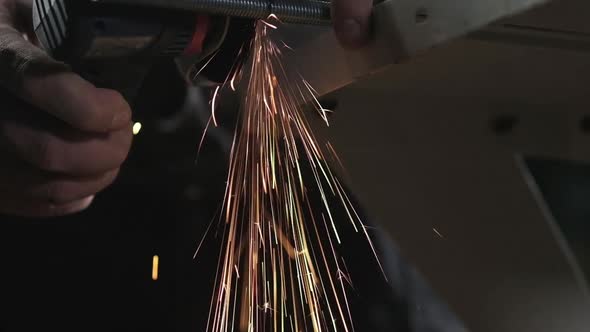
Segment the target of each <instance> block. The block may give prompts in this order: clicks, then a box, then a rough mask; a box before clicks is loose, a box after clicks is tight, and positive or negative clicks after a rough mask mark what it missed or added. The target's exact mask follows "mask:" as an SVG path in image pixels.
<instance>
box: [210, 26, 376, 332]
mask: <svg viewBox="0 0 590 332" xmlns="http://www.w3.org/2000/svg"><path fill="white" fill-rule="evenodd" d="M271 19H272V23H269V22H268V21H270V20H271ZM278 23H279V22H278V20H277V19H276V17H269V19H268V20H267V21H262V20H261V21H258V22H257V23H256V33H255V38H254V40H253V41H252V44H251V45H250V47H251V52H252V59H251V60H250V61H249V62H248V65H247V66H244V67H243V68H238V69H237V70H241V71H247V73H248V74H249V75H238V74H237V72H234V73H233V74H232V75H230V77H231V79H229V78H228V82H229V84H230V87H231V89H232V90H235V86H234V84H235V83H234V80H235V79H236V76H238V77H241V76H243V77H246V78H247V80H248V81H247V82H244V83H247V85H246V89H245V91H244V96H243V102H242V106H241V112H240V119H239V123H238V126H237V129H236V132H235V136H234V141H233V145H232V150H231V156H230V164H229V171H228V179H227V187H226V193H225V198H224V202H223V210H222V213H221V219H220V221H221V223H220V225H221V229H222V230H223V239H222V242H223V243H222V252H221V254H220V257H219V264H218V271H217V277H216V285H215V288H214V294H213V300H212V303H211V310H210V313H209V320H208V326H207V331H211V332H230V331H240V332H262V331H275V332H277V331H282V332H283V331H292V332H300V331H315V332H323V331H345V332H348V331H354V327H353V319H352V317H351V310H350V307H349V301H348V298H347V293H346V291H347V289H348V288H352V281H351V277H350V275H349V274H348V272H347V271H348V269H347V267H346V263H345V262H344V259H343V258H342V257H341V256H340V255H339V253H338V247H339V246H340V245H341V236H340V234H339V232H338V227H337V226H338V223H340V222H343V221H342V220H335V219H336V218H335V216H334V213H333V210H332V209H333V206H334V205H335V204H336V205H338V206H339V207H341V208H343V209H344V211H345V212H346V216H347V220H344V222H350V223H352V225H353V226H354V229H355V230H356V231H357V232H359V233H362V234H363V236H366V238H367V239H368V241H369V244H370V246H371V248H372V249H373V252H374V253H375V249H374V246H373V244H372V242H371V239H370V238H369V235H368V231H367V227H366V226H365V225H364V224H363V223H362V221H361V220H360V218H359V216H358V214H357V212H356V211H355V210H354V207H353V206H352V203H351V201H350V200H349V198H348V197H347V195H346V192H345V189H344V186H343V185H342V184H341V183H340V181H339V180H338V179H337V177H336V176H335V175H334V174H333V173H332V171H331V169H330V168H329V167H328V166H327V159H326V157H327V156H325V155H324V152H323V151H322V149H321V147H320V145H319V143H318V140H317V139H316V138H315V136H314V134H313V133H312V131H311V129H310V126H309V124H308V121H307V119H306V115H305V111H306V107H304V106H302V105H304V103H305V101H307V100H312V101H314V105H313V109H315V111H317V112H318V114H319V115H320V116H321V117H322V119H323V120H324V121H325V122H326V124H328V117H327V110H325V109H323V108H322V107H321V106H320V104H319V102H318V101H317V99H316V98H315V91H314V90H313V88H312V87H311V85H310V84H309V83H307V82H306V81H305V80H302V79H301V78H300V77H299V78H298V80H290V79H289V78H288V77H287V71H286V70H285V68H284V67H283V64H282V62H281V54H282V52H283V50H284V49H287V50H289V48H288V46H286V45H285V44H284V43H281V45H280V46H279V45H277V44H275V43H274V42H273V41H272V39H271V38H270V36H269V33H270V32H271V31H272V30H274V29H276V28H277V25H278ZM226 84H227V83H226ZM224 86H225V84H224ZM222 89H223V87H222ZM219 92H220V91H219V88H218V89H217V90H216V91H215V94H214V95H215V98H214V99H217V98H218V97H219ZM212 105H213V114H212V121H213V122H214V123H215V124H216V120H215V111H214V109H215V105H216V102H215V101H214V102H213V103H212ZM327 150H328V154H329V155H330V157H331V158H332V159H331V160H336V161H338V162H339V159H338V158H337V157H336V156H335V153H334V150H333V148H332V147H331V146H330V145H328V149H327ZM304 169H309V170H310V173H311V176H310V179H304V173H305V172H304ZM312 178H313V179H312ZM310 181H311V182H310ZM312 192H313V193H317V195H318V197H319V198H318V202H317V203H319V207H318V206H317V205H318V204H314V203H316V202H311V201H310V200H311V197H312V195H313V194H312ZM334 201H336V202H337V203H334ZM375 255H376V253H375ZM377 261H378V260H377Z"/></svg>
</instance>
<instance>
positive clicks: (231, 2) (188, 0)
mask: <svg viewBox="0 0 590 332" xmlns="http://www.w3.org/2000/svg"><path fill="white" fill-rule="evenodd" d="M95 2H101V3H112V4H125V5H134V6H150V7H160V8H166V9H181V10H189V11H194V12H199V13H208V14H214V15H226V16H235V17H246V18H267V17H268V16H269V15H270V14H276V15H277V16H278V17H279V18H280V19H281V20H282V21H283V22H287V23H301V24H319V25H325V24H330V3H329V2H327V1H319V0H275V1H271V0H96V1H95Z"/></svg>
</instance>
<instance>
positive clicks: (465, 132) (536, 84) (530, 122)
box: [287, 0, 590, 332]
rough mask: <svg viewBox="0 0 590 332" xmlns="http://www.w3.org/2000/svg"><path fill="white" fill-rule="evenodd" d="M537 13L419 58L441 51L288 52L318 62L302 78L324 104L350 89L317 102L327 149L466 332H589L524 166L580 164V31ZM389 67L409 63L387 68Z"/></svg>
mask: <svg viewBox="0 0 590 332" xmlns="http://www.w3.org/2000/svg"><path fill="white" fill-rule="evenodd" d="M428 3H429V2H428V1H423V2H421V3H420V5H424V6H428ZM431 3H437V1H431ZM454 3H458V2H454ZM576 3H577V4H582V6H581V7H577V8H579V12H583V8H586V7H585V6H587V5H586V4H583V3H582V2H581V1H579V0H569V1H565V0H564V1H556V4H555V5H552V7H551V8H550V9H551V11H554V12H556V13H564V12H568V13H578V11H576V10H574V9H573V8H576V7H572V6H574V5H575V4H576ZM470 4H474V2H473V1H469V2H466V3H465V6H466V7H465V8H470ZM481 4H482V5H493V3H492V4H488V3H485V4H484V3H483V2H481ZM558 4H560V5H563V6H566V7H567V8H568V9H567V10H560V8H561V7H560V6H559V5H558ZM455 8H458V7H455ZM410 12H411V11H408V12H407V13H410ZM459 12H460V11H459ZM537 13H541V14H537ZM547 13H548V12H547V9H545V8H539V9H537V10H535V11H532V12H529V13H525V14H523V16H522V18H523V21H520V18H521V16H516V17H513V18H510V19H508V20H503V21H500V22H498V23H497V24H494V25H491V26H488V27H486V28H485V30H483V32H478V33H477V34H475V35H470V36H469V38H463V39H459V40H456V41H454V42H451V43H447V44H445V45H441V46H440V47H437V48H436V49H433V50H431V51H429V52H426V53H422V52H420V48H421V47H428V45H429V44H428V43H427V41H429V40H430V41H431V42H432V43H431V44H430V45H436V44H438V43H439V41H440V40H437V39H433V38H429V37H428V35H422V36H425V37H424V38H423V39H422V40H420V41H419V42H418V43H416V44H409V45H408V44H404V43H399V44H397V45H398V46H399V45H401V48H400V47H397V48H396V47H391V44H389V47H378V46H377V45H378V44H377V43H379V42H383V41H384V40H385V39H383V36H381V37H380V38H381V39H378V40H376V41H375V42H374V43H373V44H372V45H371V46H370V47H369V48H368V49H365V50H362V51H361V52H346V53H342V52H343V51H341V50H339V49H338V47H337V43H336V41H335V40H334V38H333V37H332V36H331V33H330V32H329V31H327V30H325V31H324V34H323V35H322V36H320V37H318V38H317V39H316V40H313V41H309V42H308V41H305V40H303V39H297V38H293V39H292V40H293V41H292V42H291V45H292V46H294V47H296V48H299V50H304V51H303V53H302V57H301V58H296V57H294V58H292V59H291V61H293V62H294V63H298V62H300V63H302V61H303V59H304V58H305V57H308V56H309V55H310V54H315V55H316V56H315V57H314V59H315V61H314V62H312V63H310V62H308V63H306V66H305V67H300V69H301V70H302V71H303V75H304V76H305V77H306V78H308V80H309V81H311V84H312V85H314V86H315V87H317V88H318V89H319V90H320V93H321V94H326V93H328V92H331V91H333V90H336V89H338V88H340V87H344V86H348V87H347V88H346V89H342V90H340V91H338V92H337V93H333V94H331V95H330V96H328V97H329V98H331V99H333V100H337V101H338V105H340V106H339V107H338V109H337V111H336V112H335V114H334V115H333V118H332V121H331V124H332V125H331V127H330V128H329V129H325V133H324V135H326V136H327V137H328V138H330V139H331V141H332V142H333V145H334V146H335V148H336V150H337V151H339V152H340V157H341V158H342V160H343V163H344V164H345V165H346V167H347V171H348V173H349V176H348V178H349V183H350V184H351V186H352V188H353V191H354V192H355V193H357V195H358V196H359V197H360V199H361V201H362V202H363V203H364V205H365V206H366V207H367V209H368V211H369V212H370V214H371V216H373V217H376V219H377V220H380V221H381V222H382V229H381V230H376V232H379V231H382V232H386V233H387V234H389V235H390V236H392V237H393V238H394V239H395V240H396V241H397V243H398V244H399V246H400V248H401V249H402V252H403V254H404V256H405V257H406V258H407V259H408V260H409V261H410V262H412V263H413V264H415V265H416V266H417V267H418V269H419V270H420V271H421V272H422V273H423V274H424V275H425V276H426V278H427V279H428V280H429V282H430V283H431V284H432V285H433V287H434V289H435V290H436V291H437V292H438V293H439V295H440V296H441V297H442V298H443V299H444V300H446V301H447V302H448V303H449V304H450V306H451V308H452V309H453V310H454V311H455V312H456V313H457V314H458V316H459V317H460V318H461V319H463V320H464V321H465V323H466V325H467V327H468V328H469V329H470V330H472V331H478V332H479V331H484V332H487V331H489V332H496V331H503V332H521V331H537V332H553V331H567V332H585V331H588V327H589V326H590V316H588V314H587V313H588V312H590V298H589V294H588V284H587V280H586V278H585V276H584V275H583V273H582V270H581V269H580V267H579V264H578V263H577V261H576V257H574V255H573V253H572V251H571V250H570V248H569V245H568V244H567V243H566V241H565V239H564V237H563V235H562V232H561V231H560V229H559V227H558V226H557V224H556V221H555V220H554V217H553V215H552V213H551V211H550V210H549V209H548V207H547V205H546V204H545V201H544V198H543V196H542V195H541V193H540V191H539V189H538V188H537V185H536V183H535V181H534V179H533V178H532V177H531V176H530V174H529V172H528V170H527V168H526V166H525V164H524V162H523V158H524V156H535V157H542V158H552V159H559V160H570V161H578V162H585V163H590V134H589V133H590V120H589V119H590V112H589V111H588V109H590V99H589V98H588V88H587V87H588V86H590V57H589V56H588V54H587V51H588V50H589V49H590V48H589V47H588V45H589V43H588V40H589V39H588V36H587V34H586V32H585V30H584V29H585V27H586V26H585V23H584V21H583V20H581V19H577V20H576V19H574V20H570V19H569V18H570V16H568V15H563V16H560V17H559V18H557V17H552V20H550V21H545V20H543V19H541V17H543V16H546V15H548V14H547ZM398 14H399V13H398ZM456 15H458V16H460V15H461V14H456ZM537 15H539V16H537ZM577 15H581V14H577ZM527 22H528V23H527ZM531 22H535V24H530V23H531ZM572 22H578V23H577V24H573V23H572ZM586 23H587V22H586ZM560 26H561V27H569V28H570V29H574V28H575V29H574V30H572V31H564V30H559V29H557V28H555V27H560ZM378 27H379V26H378ZM548 27H553V28H554V29H548ZM318 31H319V30H315V33H318ZM396 31H399V29H398V30H396ZM381 34H383V33H381ZM309 35H312V33H310V32H309V31H308V33H306V34H305V37H307V36H309ZM408 35H414V36H417V35H418V34H417V33H411V34H408ZM288 37H291V36H288ZM287 40H288V38H287ZM322 44H323V45H324V46H322V47H320V46H319V45H322ZM394 44H395V43H394ZM381 45H386V46H387V44H381ZM412 45H422V46H420V47H413V46H412ZM404 49H405V50H410V51H409V52H408V51H404ZM412 52H414V53H412ZM336 54H344V56H342V57H340V56H337V55H336ZM400 54H401V55H402V57H401V59H403V58H404V55H412V54H414V55H418V54H419V55H420V56H418V57H414V58H411V59H406V61H404V63H403V64H399V65H395V66H392V65H391V64H392V63H394V62H395V60H399V59H400V58H397V56H399V55H400ZM295 55H297V54H295ZM371 74H372V75H371ZM361 77H364V78H367V79H365V80H361V79H360V78H361ZM354 82H355V84H351V83H354ZM350 84H351V85H350ZM319 128H321V127H319V126H318V130H320V129H319ZM587 204H590V198H589V199H588V203H587ZM417 305H418V306H419V305H420V304H419V303H418V304H417Z"/></svg>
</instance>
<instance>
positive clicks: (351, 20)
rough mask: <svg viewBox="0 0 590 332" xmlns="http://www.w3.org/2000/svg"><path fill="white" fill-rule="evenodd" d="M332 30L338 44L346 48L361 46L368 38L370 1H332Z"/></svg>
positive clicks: (371, 3) (371, 5) (371, 4)
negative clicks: (334, 32) (338, 41)
mask: <svg viewBox="0 0 590 332" xmlns="http://www.w3.org/2000/svg"><path fill="white" fill-rule="evenodd" d="M332 3H333V4H332V17H333V18H334V29H335V31H336V36H337V37H338V39H339V40H340V43H341V44H342V45H343V46H345V47H348V48H358V47H360V46H362V45H363V44H364V43H365V42H366V41H367V39H368V37H369V31H370V24H369V19H370V16H371V10H372V7H373V1H372V0H334V1H333V2H332Z"/></svg>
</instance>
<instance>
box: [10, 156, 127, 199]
mask: <svg viewBox="0 0 590 332" xmlns="http://www.w3.org/2000/svg"><path fill="white" fill-rule="evenodd" d="M2 169H3V172H2V174H0V181H1V182H2V186H3V188H2V192H3V193H4V194H3V195H4V196H10V199H11V200H18V201H21V202H27V203H28V205H31V206H47V207H49V206H54V207H55V206H61V205H66V204H70V203H72V202H76V201H79V200H81V199H84V198H87V197H91V196H93V195H95V194H96V193H97V192H100V191H102V190H103V189H105V188H106V187H108V186H109V185H111V184H112V183H113V181H115V179H116V177H117V175H118V173H119V170H118V169H116V170H113V171H110V172H107V173H104V174H101V175H97V176H89V177H73V176H68V175H63V174H58V173H51V172H43V171H39V170H37V169H34V168H33V167H30V166H28V165H18V164H16V163H11V165H8V164H7V163H2Z"/></svg>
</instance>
